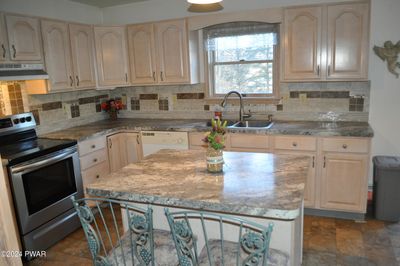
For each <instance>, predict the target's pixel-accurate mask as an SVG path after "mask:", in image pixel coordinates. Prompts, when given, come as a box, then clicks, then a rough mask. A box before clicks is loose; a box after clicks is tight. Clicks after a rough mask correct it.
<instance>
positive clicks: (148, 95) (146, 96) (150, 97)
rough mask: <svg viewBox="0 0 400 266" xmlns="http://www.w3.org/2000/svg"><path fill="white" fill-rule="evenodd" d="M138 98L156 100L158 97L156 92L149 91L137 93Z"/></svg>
mask: <svg viewBox="0 0 400 266" xmlns="http://www.w3.org/2000/svg"><path fill="white" fill-rule="evenodd" d="M139 99H140V100H157V99H158V94H156V93H151V94H140V95H139Z"/></svg>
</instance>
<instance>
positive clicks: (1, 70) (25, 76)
mask: <svg viewBox="0 0 400 266" xmlns="http://www.w3.org/2000/svg"><path fill="white" fill-rule="evenodd" d="M35 79H49V75H48V74H47V73H46V72H45V71H44V65H43V64H0V80H35Z"/></svg>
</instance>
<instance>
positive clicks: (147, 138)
mask: <svg viewBox="0 0 400 266" xmlns="http://www.w3.org/2000/svg"><path fill="white" fill-rule="evenodd" d="M141 137H142V146H143V155H144V156H147V155H149V154H152V153H156V152H157V151H159V150H161V149H174V150H187V149H189V138H188V133H187V132H173V131H142V132H141Z"/></svg>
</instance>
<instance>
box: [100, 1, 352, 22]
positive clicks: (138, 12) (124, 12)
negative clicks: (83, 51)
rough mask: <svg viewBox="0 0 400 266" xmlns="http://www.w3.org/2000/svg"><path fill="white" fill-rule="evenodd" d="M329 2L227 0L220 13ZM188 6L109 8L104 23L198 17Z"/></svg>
mask: <svg viewBox="0 0 400 266" xmlns="http://www.w3.org/2000/svg"><path fill="white" fill-rule="evenodd" d="M339 1H340V0H339ZM344 1H350V0H341V2H344ZM328 2H335V0H225V1H223V2H222V5H223V6H224V9H223V10H222V11H220V12H234V11H241V10H255V9H259V8H269V7H282V6H289V5H303V4H313V3H328ZM336 2H337V1H336ZM188 6H189V4H187V3H186V0H149V1H146V2H138V3H133V4H127V5H121V6H115V7H108V8H104V9H103V22H104V23H105V24H129V23H139V22H148V21H157V20H164V19H172V18H182V17H188V16H195V15H197V14H196V13H190V12H188V11H187V10H186V9H187V8H188Z"/></svg>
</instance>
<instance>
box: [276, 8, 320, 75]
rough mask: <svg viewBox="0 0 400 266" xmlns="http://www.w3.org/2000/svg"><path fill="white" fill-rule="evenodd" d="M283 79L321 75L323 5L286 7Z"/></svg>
mask: <svg viewBox="0 0 400 266" xmlns="http://www.w3.org/2000/svg"><path fill="white" fill-rule="evenodd" d="M284 23H285V24H284V30H285V35H284V49H283V54H282V56H283V58H284V60H283V71H284V75H283V79H285V80H315V79H320V77H321V41H322V7H306V8H289V9H286V10H285V19H284Z"/></svg>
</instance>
